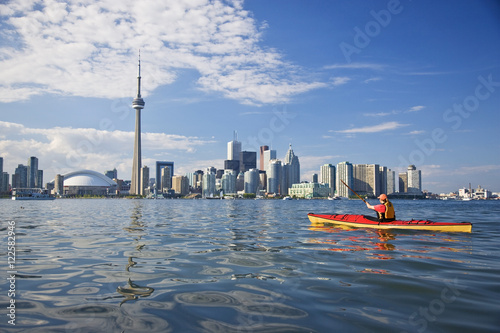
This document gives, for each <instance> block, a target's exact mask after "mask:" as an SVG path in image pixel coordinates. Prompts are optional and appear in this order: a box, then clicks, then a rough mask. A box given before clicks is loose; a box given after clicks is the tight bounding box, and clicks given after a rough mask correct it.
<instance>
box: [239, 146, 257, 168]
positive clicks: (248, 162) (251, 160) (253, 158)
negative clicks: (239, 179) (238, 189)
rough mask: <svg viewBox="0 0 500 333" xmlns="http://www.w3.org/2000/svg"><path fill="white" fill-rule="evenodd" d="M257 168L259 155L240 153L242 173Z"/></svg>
mask: <svg viewBox="0 0 500 333" xmlns="http://www.w3.org/2000/svg"><path fill="white" fill-rule="evenodd" d="M256 167H257V153H256V152H254V151H242V152H240V170H239V171H240V172H245V171H248V170H250V169H255V168H256Z"/></svg>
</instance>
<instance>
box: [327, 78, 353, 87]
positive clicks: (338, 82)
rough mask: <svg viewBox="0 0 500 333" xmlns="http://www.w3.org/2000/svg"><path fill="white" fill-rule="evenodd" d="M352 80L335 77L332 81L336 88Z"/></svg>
mask: <svg viewBox="0 0 500 333" xmlns="http://www.w3.org/2000/svg"><path fill="white" fill-rule="evenodd" d="M350 80H351V79H350V78H348V77H334V78H332V79H331V81H332V85H333V86H334V87H336V86H340V85H343V84H346V83H347V82H349V81H350Z"/></svg>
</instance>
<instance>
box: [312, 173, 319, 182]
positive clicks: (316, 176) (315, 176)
mask: <svg viewBox="0 0 500 333" xmlns="http://www.w3.org/2000/svg"><path fill="white" fill-rule="evenodd" d="M311 183H319V179H318V174H317V173H313V175H312V177H311Z"/></svg>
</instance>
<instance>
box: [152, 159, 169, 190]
mask: <svg viewBox="0 0 500 333" xmlns="http://www.w3.org/2000/svg"><path fill="white" fill-rule="evenodd" d="M167 166H168V167H169V170H170V178H172V177H173V176H174V162H167V161H156V179H155V180H156V191H158V192H161V191H162V188H163V187H162V172H163V169H164V168H165V167H167ZM168 189H170V187H169V188H167V190H168Z"/></svg>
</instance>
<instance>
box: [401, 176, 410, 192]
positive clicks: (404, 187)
mask: <svg viewBox="0 0 500 333" xmlns="http://www.w3.org/2000/svg"><path fill="white" fill-rule="evenodd" d="M406 192H408V174H407V173H406V172H400V173H399V193H406Z"/></svg>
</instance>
